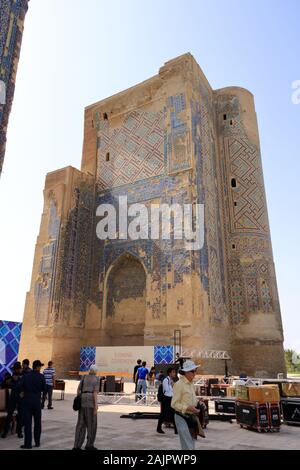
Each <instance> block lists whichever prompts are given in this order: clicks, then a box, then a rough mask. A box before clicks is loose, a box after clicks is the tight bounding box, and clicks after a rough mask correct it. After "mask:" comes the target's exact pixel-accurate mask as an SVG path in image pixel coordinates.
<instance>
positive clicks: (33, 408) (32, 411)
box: [20, 360, 46, 449]
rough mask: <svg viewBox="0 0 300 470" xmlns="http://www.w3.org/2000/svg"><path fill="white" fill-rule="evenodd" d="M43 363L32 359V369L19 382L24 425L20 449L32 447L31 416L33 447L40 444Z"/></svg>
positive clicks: (43, 389)
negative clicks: (22, 442) (23, 435)
mask: <svg viewBox="0 0 300 470" xmlns="http://www.w3.org/2000/svg"><path fill="white" fill-rule="evenodd" d="M43 365H44V364H42V363H41V361H39V360H36V361H33V364H32V369H33V370H32V371H31V372H27V373H25V375H23V377H22V379H21V382H20V392H21V396H23V400H22V414H23V419H24V426H25V440H24V445H22V446H21V448H22V449H31V448H32V418H33V419H34V433H33V434H34V442H35V447H40V445H41V433H42V408H41V395H42V393H44V392H45V390H46V382H45V378H44V376H43V374H41V373H40V371H41V367H43Z"/></svg>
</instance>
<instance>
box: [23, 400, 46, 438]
mask: <svg viewBox="0 0 300 470" xmlns="http://www.w3.org/2000/svg"><path fill="white" fill-rule="evenodd" d="M32 418H33V420H34V431H33V435H34V442H35V444H36V445H39V444H40V441H41V432H42V411H41V402H40V401H39V400H35V401H25V400H24V403H23V419H24V426H25V441H24V445H25V447H31V446H32Z"/></svg>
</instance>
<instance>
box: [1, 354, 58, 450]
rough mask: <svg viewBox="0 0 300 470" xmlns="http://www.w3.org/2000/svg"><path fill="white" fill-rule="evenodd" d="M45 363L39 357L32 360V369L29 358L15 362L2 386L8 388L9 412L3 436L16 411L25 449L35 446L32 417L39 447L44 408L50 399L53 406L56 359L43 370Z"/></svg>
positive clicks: (50, 406)
mask: <svg viewBox="0 0 300 470" xmlns="http://www.w3.org/2000/svg"><path fill="white" fill-rule="evenodd" d="M43 366H44V364H42V362H41V361H39V360H36V361H33V363H32V369H31V367H30V362H29V360H28V359H24V360H23V361H22V363H21V362H16V363H15V364H14V365H13V372H12V374H8V373H7V374H6V375H5V377H4V380H3V382H2V383H1V388H2V389H6V390H7V392H8V393H7V397H8V404H7V416H6V419H5V423H4V428H3V432H2V434H1V437H2V438H3V439H5V438H6V437H7V435H8V431H9V428H10V425H11V422H12V420H13V417H14V414H15V413H16V421H17V427H16V432H17V436H18V438H20V439H23V437H24V435H23V428H24V434H25V438H24V444H23V445H21V448H22V449H31V448H32V419H33V420H34V442H35V447H40V439H41V430H42V427H41V421H42V414H41V410H42V409H43V408H44V406H45V402H46V399H47V400H48V409H49V410H52V409H53V406H52V394H53V389H54V385H55V369H54V368H53V362H52V361H49V362H48V367H47V368H45V369H44V371H43V374H41V373H40V371H41V368H42V367H43Z"/></svg>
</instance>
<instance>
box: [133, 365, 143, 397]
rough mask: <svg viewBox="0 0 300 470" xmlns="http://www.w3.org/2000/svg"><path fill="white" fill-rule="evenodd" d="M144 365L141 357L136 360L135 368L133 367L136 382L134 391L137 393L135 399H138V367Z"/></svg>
mask: <svg viewBox="0 0 300 470" xmlns="http://www.w3.org/2000/svg"><path fill="white" fill-rule="evenodd" d="M141 365H142V360H141V359H138V360H137V361H136V365H135V366H134V369H133V382H134V384H135V387H134V393H135V401H137V395H136V391H137V375H136V373H137V371H138V369H139V368H140V367H141Z"/></svg>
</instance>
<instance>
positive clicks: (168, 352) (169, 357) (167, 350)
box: [154, 345, 174, 365]
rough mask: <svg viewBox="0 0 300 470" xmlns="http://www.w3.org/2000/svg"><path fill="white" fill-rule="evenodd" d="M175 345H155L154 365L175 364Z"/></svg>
mask: <svg viewBox="0 0 300 470" xmlns="http://www.w3.org/2000/svg"><path fill="white" fill-rule="evenodd" d="M173 363H174V346H160V345H157V346H154V365H156V364H173Z"/></svg>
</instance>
